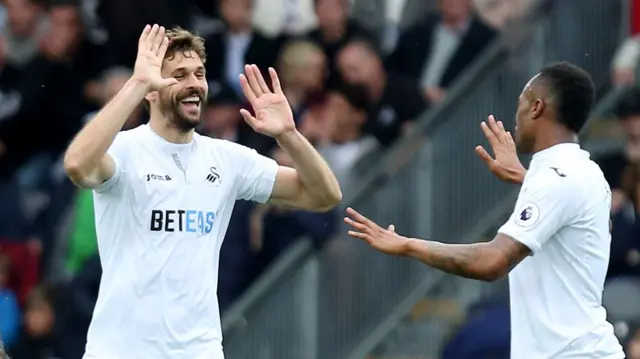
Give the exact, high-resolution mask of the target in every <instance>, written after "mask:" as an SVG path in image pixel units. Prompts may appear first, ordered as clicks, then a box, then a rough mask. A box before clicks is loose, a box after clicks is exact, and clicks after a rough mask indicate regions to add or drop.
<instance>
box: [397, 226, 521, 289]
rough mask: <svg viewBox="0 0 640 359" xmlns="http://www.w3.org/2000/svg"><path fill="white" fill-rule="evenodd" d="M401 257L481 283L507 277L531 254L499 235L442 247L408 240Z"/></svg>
mask: <svg viewBox="0 0 640 359" xmlns="http://www.w3.org/2000/svg"><path fill="white" fill-rule="evenodd" d="M404 252H405V253H404V255H406V256H409V257H411V258H414V259H417V260H419V261H421V262H423V263H425V264H427V265H429V266H431V267H434V268H437V269H440V270H442V271H445V272H447V273H451V274H455V275H457V276H461V277H465V278H471V279H478V280H484V281H494V280H498V279H500V278H502V277H504V276H505V275H507V274H508V273H509V272H510V271H511V270H512V269H513V268H514V267H515V266H516V265H517V264H518V263H520V262H521V261H522V260H523V259H525V258H526V257H527V256H528V255H529V254H530V253H531V251H530V250H529V248H527V247H526V246H525V245H523V244H521V243H519V242H517V241H515V240H514V239H513V238H511V237H508V236H506V235H503V234H498V235H496V237H495V238H494V239H493V240H492V241H490V242H485V243H473V244H445V243H439V242H434V241H424V240H420V239H410V240H409V241H408V242H407V245H406V247H405V251H404Z"/></svg>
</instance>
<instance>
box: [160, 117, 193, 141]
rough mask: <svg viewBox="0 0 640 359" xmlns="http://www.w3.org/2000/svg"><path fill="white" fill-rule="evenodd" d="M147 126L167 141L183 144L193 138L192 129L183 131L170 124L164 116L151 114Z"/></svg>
mask: <svg viewBox="0 0 640 359" xmlns="http://www.w3.org/2000/svg"><path fill="white" fill-rule="evenodd" d="M149 126H151V129H152V130H153V132H155V133H156V134H157V135H158V136H160V137H162V138H164V139H165V140H166V141H167V142H171V143H177V144H183V143H189V142H191V140H192V139H193V129H191V130H188V131H183V130H181V129H179V128H177V127H176V126H175V125H173V124H171V123H170V122H169V121H168V120H167V119H166V118H165V117H164V116H151V118H150V119H149Z"/></svg>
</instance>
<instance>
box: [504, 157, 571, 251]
mask: <svg viewBox="0 0 640 359" xmlns="http://www.w3.org/2000/svg"><path fill="white" fill-rule="evenodd" d="M575 192H576V191H575V188H572V185H571V183H570V180H569V178H566V177H560V176H557V175H556V174H555V173H554V172H553V171H552V170H551V169H550V173H549V174H548V175H542V176H536V177H535V178H532V180H531V181H529V182H528V183H527V182H525V184H523V186H522V189H521V190H520V194H519V195H518V200H517V202H516V206H515V209H514V212H513V213H512V214H511V217H509V220H507V222H506V223H505V224H504V225H502V227H500V229H499V230H498V233H501V234H505V235H507V236H509V237H511V238H513V239H514V240H516V241H518V242H520V243H522V244H524V245H525V246H527V247H528V248H529V249H530V250H531V252H532V253H533V254H535V253H537V252H538V251H540V249H542V246H544V245H545V243H546V242H547V241H549V239H551V237H552V236H553V235H554V234H555V233H556V232H558V230H560V228H562V227H564V226H566V225H568V224H569V223H570V222H571V221H572V219H573V218H575V217H576V216H577V213H576V210H577V208H579V206H578V203H576V196H575Z"/></svg>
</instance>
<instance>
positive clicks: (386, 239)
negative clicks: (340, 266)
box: [344, 208, 410, 255]
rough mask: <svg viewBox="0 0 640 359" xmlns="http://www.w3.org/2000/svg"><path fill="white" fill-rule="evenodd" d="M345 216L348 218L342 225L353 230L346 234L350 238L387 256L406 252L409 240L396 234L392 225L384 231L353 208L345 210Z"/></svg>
mask: <svg viewBox="0 0 640 359" xmlns="http://www.w3.org/2000/svg"><path fill="white" fill-rule="evenodd" d="M347 215H348V216H349V217H345V218H344V223H346V224H348V225H350V226H351V227H353V228H354V229H355V231H354V230H351V231H349V232H348V233H349V235H350V236H351V237H354V238H358V239H362V240H363V241H365V242H367V243H368V244H369V245H370V246H371V247H373V248H375V249H377V250H379V251H380V252H384V253H387V254H393V255H400V254H404V253H405V252H406V248H407V243H408V242H409V240H410V239H409V238H407V237H404V236H401V235H399V234H397V233H396V228H395V226H394V225H393V224H391V225H389V227H388V228H387V229H384V228H382V227H380V226H379V225H378V224H377V223H376V222H374V221H372V220H370V219H369V218H367V217H365V216H363V215H361V214H360V213H358V212H357V211H356V210H355V209H353V208H347Z"/></svg>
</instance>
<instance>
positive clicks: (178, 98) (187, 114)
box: [160, 89, 206, 132]
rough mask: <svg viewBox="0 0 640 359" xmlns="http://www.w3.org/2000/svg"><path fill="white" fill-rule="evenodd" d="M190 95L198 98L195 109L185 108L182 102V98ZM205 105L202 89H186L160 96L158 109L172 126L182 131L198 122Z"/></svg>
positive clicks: (189, 128) (187, 129)
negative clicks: (173, 94)
mask: <svg viewBox="0 0 640 359" xmlns="http://www.w3.org/2000/svg"><path fill="white" fill-rule="evenodd" d="M192 96H197V97H198V98H199V99H200V102H199V103H198V105H197V106H198V107H197V111H195V110H194V111H191V110H189V109H186V108H185V107H184V105H183V104H182V100H184V99H186V98H188V97H192ZM205 105H206V95H205V94H204V92H203V91H202V90H199V89H188V90H184V91H182V92H179V93H178V94H176V95H175V96H173V97H171V94H168V96H166V97H164V96H161V102H160V110H161V112H162V114H163V115H164V116H165V117H166V118H167V120H168V121H169V123H170V124H171V125H172V126H174V127H175V128H177V129H178V130H180V131H182V132H188V131H191V130H193V129H194V128H196V127H197V126H198V125H199V124H200V119H201V118H202V112H203V111H202V109H203V108H204V106H205ZM192 106H193V105H192Z"/></svg>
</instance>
